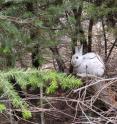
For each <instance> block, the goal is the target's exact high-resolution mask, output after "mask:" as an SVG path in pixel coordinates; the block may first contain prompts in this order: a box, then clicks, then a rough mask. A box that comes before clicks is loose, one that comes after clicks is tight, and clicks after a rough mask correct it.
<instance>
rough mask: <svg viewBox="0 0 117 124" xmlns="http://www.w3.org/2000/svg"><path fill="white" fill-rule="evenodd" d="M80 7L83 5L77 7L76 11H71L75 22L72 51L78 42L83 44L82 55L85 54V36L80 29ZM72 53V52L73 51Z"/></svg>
mask: <svg viewBox="0 0 117 124" xmlns="http://www.w3.org/2000/svg"><path fill="white" fill-rule="evenodd" d="M82 7H83V3H82V5H80V6H79V8H78V9H76V8H74V9H73V13H74V17H75V20H76V24H75V36H74V38H73V47H72V48H73V49H74V46H76V45H77V41H80V43H81V44H83V53H87V51H88V50H87V41H86V38H85V34H84V31H83V28H82V24H81V16H82ZM73 53H74V50H73Z"/></svg>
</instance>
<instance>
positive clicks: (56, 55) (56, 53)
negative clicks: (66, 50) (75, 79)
mask: <svg viewBox="0 0 117 124" xmlns="http://www.w3.org/2000/svg"><path fill="white" fill-rule="evenodd" d="M50 50H51V51H52V53H53V55H54V58H55V60H56V62H57V65H58V71H60V72H64V70H65V64H64V61H63V60H62V58H61V56H60V54H59V51H58V49H57V47H50Z"/></svg>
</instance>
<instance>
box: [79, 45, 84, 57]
mask: <svg viewBox="0 0 117 124" xmlns="http://www.w3.org/2000/svg"><path fill="white" fill-rule="evenodd" d="M79 54H80V55H83V45H81V47H80V49H79Z"/></svg>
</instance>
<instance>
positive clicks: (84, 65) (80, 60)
mask: <svg viewBox="0 0 117 124" xmlns="http://www.w3.org/2000/svg"><path fill="white" fill-rule="evenodd" d="M71 63H72V65H73V67H74V71H75V73H79V74H91V75H95V76H102V75H103V74H104V70H105V66H104V62H103V60H102V58H101V57H100V56H99V55H98V54H96V53H93V52H90V53H86V54H84V55H83V54H82V47H81V48H80V49H78V48H76V49H75V54H74V55H73V56H72V60H71Z"/></svg>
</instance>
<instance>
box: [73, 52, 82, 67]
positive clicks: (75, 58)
mask: <svg viewBox="0 0 117 124" xmlns="http://www.w3.org/2000/svg"><path fill="white" fill-rule="evenodd" d="M81 58H82V57H81V56H79V55H78V54H74V55H73V56H72V60H71V64H72V65H73V66H74V67H77V66H79V65H80V62H81Z"/></svg>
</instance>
